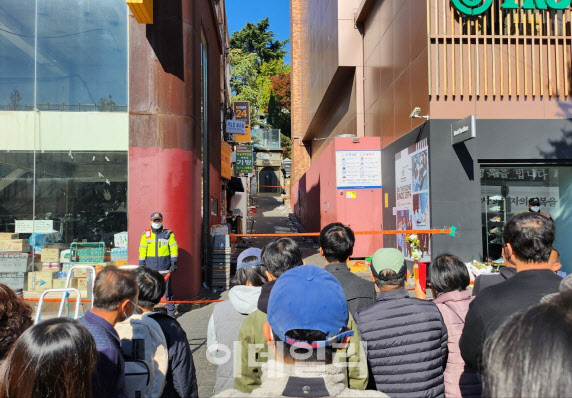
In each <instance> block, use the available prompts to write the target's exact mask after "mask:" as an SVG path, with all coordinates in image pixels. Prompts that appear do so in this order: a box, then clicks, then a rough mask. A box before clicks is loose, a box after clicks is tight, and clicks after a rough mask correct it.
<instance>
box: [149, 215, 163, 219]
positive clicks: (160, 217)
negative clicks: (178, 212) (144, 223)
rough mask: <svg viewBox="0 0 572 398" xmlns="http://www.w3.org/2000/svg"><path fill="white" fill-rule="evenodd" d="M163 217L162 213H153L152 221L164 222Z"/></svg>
mask: <svg viewBox="0 0 572 398" xmlns="http://www.w3.org/2000/svg"><path fill="white" fill-rule="evenodd" d="M162 219H163V215H162V214H161V213H153V214H151V220H162Z"/></svg>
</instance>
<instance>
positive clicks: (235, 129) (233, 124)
mask: <svg viewBox="0 0 572 398" xmlns="http://www.w3.org/2000/svg"><path fill="white" fill-rule="evenodd" d="M226 132H227V133H229V134H240V135H244V134H245V133H246V123H245V122H244V120H227V121H226Z"/></svg>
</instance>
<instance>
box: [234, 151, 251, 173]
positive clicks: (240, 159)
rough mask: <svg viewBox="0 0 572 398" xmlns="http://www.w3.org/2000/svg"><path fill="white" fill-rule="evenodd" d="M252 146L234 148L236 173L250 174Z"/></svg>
mask: <svg viewBox="0 0 572 398" xmlns="http://www.w3.org/2000/svg"><path fill="white" fill-rule="evenodd" d="M253 163H254V162H253V160H252V145H239V146H237V147H236V173H237V174H242V173H247V174H248V173H252V165H253Z"/></svg>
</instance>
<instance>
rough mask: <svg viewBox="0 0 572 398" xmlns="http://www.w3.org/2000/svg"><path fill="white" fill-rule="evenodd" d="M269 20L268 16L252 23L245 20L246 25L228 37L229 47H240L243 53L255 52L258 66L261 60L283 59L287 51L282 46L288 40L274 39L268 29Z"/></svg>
mask: <svg viewBox="0 0 572 398" xmlns="http://www.w3.org/2000/svg"><path fill="white" fill-rule="evenodd" d="M269 27H270V22H269V21H268V18H265V19H263V20H262V21H260V22H258V23H256V24H254V23H252V22H247V23H246V25H245V26H244V27H243V28H242V29H241V30H240V31H237V32H234V33H233V34H232V36H231V37H230V47H231V48H235V49H240V50H242V51H243V52H245V53H256V55H257V56H258V59H259V62H258V66H260V64H261V63H263V62H270V61H272V60H276V59H283V58H284V56H286V54H287V53H288V52H287V51H286V50H285V49H284V47H285V46H286V43H288V40H282V41H280V40H276V39H275V37H276V36H275V34H274V32H273V31H271V30H268V28H269Z"/></svg>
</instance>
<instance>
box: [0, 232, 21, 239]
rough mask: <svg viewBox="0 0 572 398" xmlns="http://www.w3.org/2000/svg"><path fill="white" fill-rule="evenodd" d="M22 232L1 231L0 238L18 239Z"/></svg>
mask: <svg viewBox="0 0 572 398" xmlns="http://www.w3.org/2000/svg"><path fill="white" fill-rule="evenodd" d="M19 237H20V234H13V233H12V232H0V240H12V239H18V238H19Z"/></svg>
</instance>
